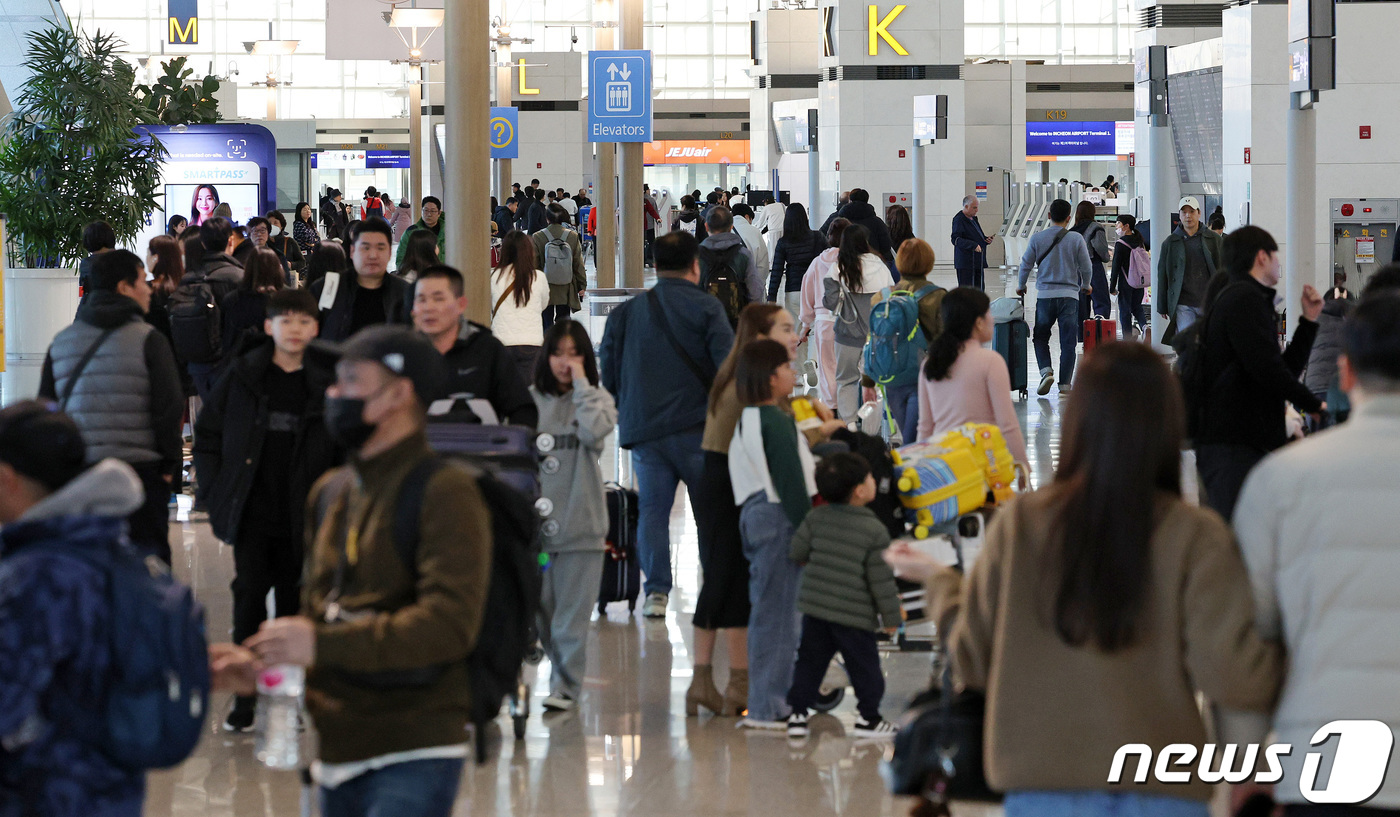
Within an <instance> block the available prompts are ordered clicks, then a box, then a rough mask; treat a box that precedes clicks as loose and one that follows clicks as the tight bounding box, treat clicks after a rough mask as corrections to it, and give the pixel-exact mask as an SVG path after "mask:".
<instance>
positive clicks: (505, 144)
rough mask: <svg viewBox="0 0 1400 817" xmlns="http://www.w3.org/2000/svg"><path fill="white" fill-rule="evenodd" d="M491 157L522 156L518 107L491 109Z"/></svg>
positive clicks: (512, 157)
mask: <svg viewBox="0 0 1400 817" xmlns="http://www.w3.org/2000/svg"><path fill="white" fill-rule="evenodd" d="M491 158H492V159H519V158H520V111H519V110H518V109H517V108H492V109H491Z"/></svg>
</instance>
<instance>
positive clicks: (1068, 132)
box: [1026, 122, 1136, 161]
mask: <svg viewBox="0 0 1400 817" xmlns="http://www.w3.org/2000/svg"><path fill="white" fill-rule="evenodd" d="M1135 130H1136V123H1134V122H1027V123H1026V158H1027V159H1028V160H1030V161H1046V160H1047V159H1054V158H1059V157H1071V156H1073V157H1099V156H1102V157H1110V156H1127V155H1128V154H1129V153H1133V152H1134V151H1135V149H1136V145H1135V144H1134V135H1135Z"/></svg>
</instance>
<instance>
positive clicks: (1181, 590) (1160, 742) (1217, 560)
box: [885, 343, 1284, 817]
mask: <svg viewBox="0 0 1400 817" xmlns="http://www.w3.org/2000/svg"><path fill="white" fill-rule="evenodd" d="M1184 415H1185V410H1184V408H1183V406H1182V399H1181V390H1180V387H1179V386H1178V384H1177V380H1176V377H1175V376H1173V374H1172V373H1171V370H1170V369H1168V368H1167V365H1166V363H1164V362H1163V361H1162V358H1161V356H1160V355H1158V354H1157V353H1156V352H1154V351H1153V350H1152V349H1151V348H1149V347H1147V346H1146V345H1144V344H1138V343H1110V344H1108V345H1106V346H1104V347H1102V348H1100V349H1098V350H1096V351H1095V352H1094V354H1092V355H1090V356H1088V357H1086V358H1085V359H1084V365H1083V367H1082V368H1081V369H1080V371H1079V376H1078V378H1077V379H1076V380H1075V387H1074V391H1072V392H1070V396H1069V401H1068V406H1067V407H1066V410H1065V414H1064V424H1063V428H1062V432H1061V444H1060V461H1059V465H1058V466H1057V468H1056V470H1055V477H1054V480H1053V482H1051V483H1050V485H1048V486H1047V487H1045V488H1043V489H1041V490H1039V491H1036V492H1035V493H1032V494H1026V495H1023V496H1021V497H1019V498H1016V499H1013V500H1012V501H1011V502H1010V503H1009V504H1008V505H1007V506H1006V507H1004V508H1003V509H1002V510H1001V511H1000V513H999V515H998V520H997V524H996V525H993V526H992V527H991V529H990V531H989V534H988V537H987V542H986V545H985V547H984V548H983V549H982V552H981V554H980V555H979V556H978V557H977V559H976V561H975V562H973V564H972V567H971V570H970V571H969V572H968V574H967V576H966V577H965V578H964V577H963V576H962V575H961V574H959V573H957V572H955V571H954V570H952V569H950V568H946V567H943V566H941V565H939V564H937V563H936V562H934V561H933V560H932V559H930V558H929V557H927V556H924V555H922V554H920V553H919V552H918V551H915V550H914V549H913V548H911V547H909V546H908V545H905V544H898V545H894V546H892V547H891V548H890V550H888V551H887V552H886V556H885V559H886V561H888V562H889V563H890V565H891V566H892V567H894V568H895V571H896V574H897V575H899V576H902V577H904V578H906V579H911V580H916V581H917V580H924V581H927V583H928V598H929V601H930V604H929V611H930V614H931V617H932V620H933V621H934V622H936V623H937V626H938V630H939V632H940V633H944V634H945V635H944V638H945V642H944V643H945V644H946V646H947V649H948V653H949V656H950V658H951V660H952V662H953V670H954V674H955V676H956V677H957V679H958V680H959V682H960V683H961V684H962V686H964V687H965V688H968V689H972V690H978V691H982V692H985V694H986V696H987V709H986V711H987V720H986V724H985V741H986V743H985V746H984V747H983V757H984V758H985V762H986V770H987V777H988V782H989V783H990V784H991V786H992V788H994V789H996V790H998V791H1003V792H1006V802H1005V811H1006V815H1007V817H1024V815H1037V814H1075V815H1088V816H1089V817H1097V815H1108V814H1124V813H1133V814H1140V815H1174V816H1175V815H1182V816H1183V817H1186V816H1187V815H1189V817H1206V815H1207V814H1208V813H1209V800H1210V798H1211V794H1212V787H1211V786H1210V785H1207V784H1205V783H1203V782H1201V781H1199V780H1197V781H1196V782H1192V783H1186V784H1178V785H1164V784H1162V783H1149V784H1147V785H1144V786H1137V787H1126V788H1125V787H1124V786H1122V785H1114V784H1113V783H1110V782H1106V781H1107V780H1108V778H1107V776H1106V773H1105V770H1106V769H1109V768H1111V767H1112V766H1113V765H1114V758H1115V756H1116V755H1117V754H1118V752H1119V749H1120V748H1121V747H1122V746H1124V745H1125V744H1130V743H1139V744H1147V745H1148V746H1151V747H1154V748H1156V749H1158V750H1160V749H1161V748H1162V747H1165V746H1167V745H1169V744H1186V745H1191V746H1200V745H1202V744H1204V743H1206V741H1207V740H1208V738H1207V736H1206V727H1205V724H1204V722H1203V719H1202V717H1201V710H1200V709H1199V708H1198V706H1197V703H1196V700H1197V698H1196V696H1197V693H1204V694H1205V696H1206V697H1207V698H1209V699H1210V700H1211V701H1212V702H1213V703H1215V704H1218V705H1221V706H1225V707H1228V708H1231V709H1237V710H1245V711H1252V712H1259V713H1268V712H1269V711H1270V710H1271V709H1272V707H1273V705H1274V702H1275V699H1276V697H1277V695H1278V691H1279V687H1280V684H1281V680H1282V677H1283V671H1284V656H1283V651H1282V648H1281V646H1280V645H1279V644H1278V643H1276V642H1271V641H1263V640H1261V639H1260V637H1259V635H1258V633H1257V631H1256V629H1255V625H1254V618H1255V610H1254V601H1253V598H1252V596H1253V594H1252V593H1251V592H1250V580H1249V575H1248V573H1247V572H1246V570H1245V566H1244V562H1243V561H1242V559H1241V557H1240V552H1239V547H1238V545H1237V544H1236V543H1235V540H1234V537H1233V535H1232V534H1231V532H1230V528H1229V526H1228V525H1226V524H1225V521H1224V520H1222V519H1221V518H1220V517H1219V516H1217V515H1216V514H1215V513H1214V512H1212V511H1210V510H1208V509H1206V508H1198V507H1196V506H1194V505H1192V504H1190V503H1188V502H1187V501H1185V500H1184V499H1183V498H1182V496H1181V446H1182V437H1183V435H1184V433H1185V419H1184ZM1086 690H1093V691H1094V694H1086ZM1065 747H1073V751H1066V749H1065Z"/></svg>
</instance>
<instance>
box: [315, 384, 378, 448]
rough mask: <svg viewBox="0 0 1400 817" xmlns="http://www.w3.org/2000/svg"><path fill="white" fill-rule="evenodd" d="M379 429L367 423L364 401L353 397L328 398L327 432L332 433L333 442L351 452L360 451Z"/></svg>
mask: <svg viewBox="0 0 1400 817" xmlns="http://www.w3.org/2000/svg"><path fill="white" fill-rule="evenodd" d="M377 427H378V426H375V425H373V424H371V423H366V422H365V401H364V400H362V399H359V398H353V397H327V398H326V430H327V431H329V432H330V435H331V439H332V440H335V441H336V442H337V443H339V444H341V445H343V446H345V447H346V448H348V449H350V450H351V451H358V450H359V449H360V447H361V446H363V445H364V444H365V443H366V442H368V441H369V438H370V437H372V436H374V430H375V429H376V428H377Z"/></svg>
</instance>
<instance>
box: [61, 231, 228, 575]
mask: <svg viewBox="0 0 1400 817" xmlns="http://www.w3.org/2000/svg"><path fill="white" fill-rule="evenodd" d="M206 224H207V222H206ZM201 229H202V228H201ZM89 283H90V285H91V286H92V291H91V292H90V293H88V296H87V297H86V298H85V299H83V304H82V306H81V307H79V308H78V318H77V320H75V321H74V322H73V324H72V325H71V326H68V327H67V328H65V329H64V330H62V331H61V332H59V333H58V335H57V336H55V337H54V339H53V343H52V344H50V345H49V351H48V356H47V357H46V358H45V359H44V368H43V374H42V376H41V379H40V382H39V398H40V399H42V400H48V401H50V402H54V403H57V404H58V407H59V409H60V410H61V411H65V412H67V413H68V415H69V416H70V417H72V419H73V422H74V423H76V424H77V426H78V428H79V429H81V430H82V433H83V439H84V440H85V441H86V442H87V446H88V461H89V462H93V463H95V462H99V461H101V460H104V459H107V458H109V457H112V458H116V459H119V460H121V461H123V462H125V463H127V464H128V465H130V466H131V467H132V468H133V469H135V471H136V474H137V476H138V477H139V478H140V480H141V485H142V488H143V489H144V492H145V502H144V503H142V504H141V505H140V507H138V508H136V509H135V510H134V512H132V513H131V515H130V519H129V522H130V526H131V540H132V541H133V542H134V543H136V544H137V545H138V546H139V547H141V548H143V549H144V550H146V551H147V552H149V553H153V554H155V555H156V556H159V557H160V558H161V559H162V560H163V561H165V563H166V564H169V563H170V540H169V536H170V532H169V527H170V507H169V505H170V484H171V482H172V481H173V479H174V475H175V470H176V469H177V468H179V467H180V465H181V462H182V460H183V457H184V447H183V443H182V440H181V438H180V419H181V417H182V416H183V415H184V411H185V393H184V390H183V389H182V388H181V385H180V373H179V371H178V370H177V369H176V367H175V357H174V356H173V355H172V354H171V352H170V344H169V343H167V342H166V340H165V337H164V336H163V335H161V334H160V332H158V331H156V330H155V328H154V327H152V326H151V325H150V324H148V323H146V321H145V315H146V313H147V312H148V311H150V307H151V286H150V284H148V283H147V282H146V269H145V266H144V265H143V264H142V263H141V259H140V258H137V257H136V255H135V254H134V253H132V252H130V251H128V250H111V251H109V252H105V253H103V254H102V255H100V256H98V258H97V260H96V261H95V262H94V263H93V265H92V272H91V275H90V277H89Z"/></svg>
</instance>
